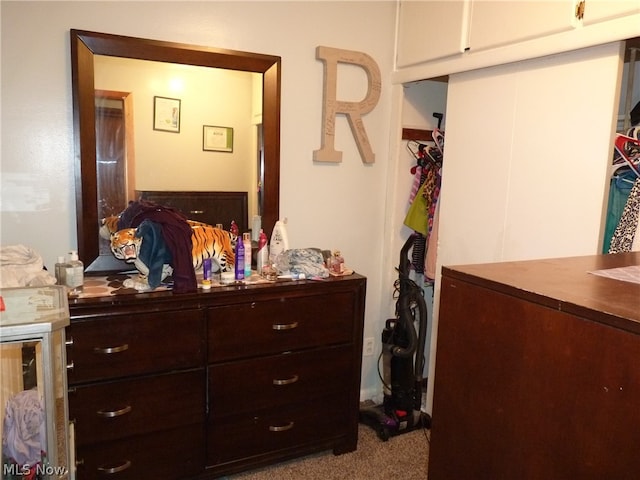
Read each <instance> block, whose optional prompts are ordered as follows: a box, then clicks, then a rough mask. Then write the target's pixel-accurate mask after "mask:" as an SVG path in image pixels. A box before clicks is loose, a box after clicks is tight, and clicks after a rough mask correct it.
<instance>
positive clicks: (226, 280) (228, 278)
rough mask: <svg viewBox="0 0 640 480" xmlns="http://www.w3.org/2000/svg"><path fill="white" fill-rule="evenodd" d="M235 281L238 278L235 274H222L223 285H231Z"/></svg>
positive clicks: (221, 281)
mask: <svg viewBox="0 0 640 480" xmlns="http://www.w3.org/2000/svg"><path fill="white" fill-rule="evenodd" d="M235 281H236V278H235V275H234V274H233V272H222V273H221V274H220V283H221V284H222V285H230V284H232V283H233V282H235Z"/></svg>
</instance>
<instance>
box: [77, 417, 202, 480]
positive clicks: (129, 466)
mask: <svg viewBox="0 0 640 480" xmlns="http://www.w3.org/2000/svg"><path fill="white" fill-rule="evenodd" d="M204 445H205V434H204V428H203V426H202V425H199V426H190V427H184V428H177V429H173V430H168V431H164V432H162V433H153V434H149V435H142V436H139V437H131V438H127V439H124V440H117V441H113V442H105V443H98V444H94V445H91V446H85V447H78V449H77V461H78V462H79V465H78V471H77V478H78V480H93V479H100V480H104V479H105V478H114V479H118V480H140V479H153V480H165V479H166V480H175V479H177V478H186V477H190V476H194V475H197V474H199V473H201V472H202V470H203V465H204V461H205V447H204Z"/></svg>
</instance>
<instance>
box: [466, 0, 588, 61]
mask: <svg viewBox="0 0 640 480" xmlns="http://www.w3.org/2000/svg"><path fill="white" fill-rule="evenodd" d="M470 16H471V19H470V25H469V46H470V50H472V51H478V50H485V49H488V48H495V47H500V46H502V45H508V44H512V43H516V42H523V41H526V40H530V39H533V38H539V37H544V36H547V35H553V34H555V33H560V32H565V31H568V30H571V29H573V28H575V27H576V25H577V22H578V19H577V18H576V8H575V1H574V0H554V1H533V2H529V1H526V2H525V1H519V2H505V1H480V2H478V1H474V2H472V3H471V15H470Z"/></svg>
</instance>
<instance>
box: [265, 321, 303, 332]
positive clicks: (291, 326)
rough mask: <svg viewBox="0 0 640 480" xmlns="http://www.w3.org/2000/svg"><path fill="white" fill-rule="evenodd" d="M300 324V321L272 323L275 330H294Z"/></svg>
mask: <svg viewBox="0 0 640 480" xmlns="http://www.w3.org/2000/svg"><path fill="white" fill-rule="evenodd" d="M297 326H298V322H293V323H275V324H273V325H271V328H273V329H274V330H292V329H294V328H296V327H297Z"/></svg>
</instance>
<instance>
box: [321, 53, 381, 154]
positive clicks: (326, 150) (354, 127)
mask: <svg viewBox="0 0 640 480" xmlns="http://www.w3.org/2000/svg"><path fill="white" fill-rule="evenodd" d="M316 58H317V59H319V60H322V62H323V63H324V98H323V105H322V142H321V145H322V147H321V148H320V150H315V151H314V152H313V160H314V161H317V162H341V161H342V152H339V151H337V150H335V147H334V141H335V136H336V114H338V113H344V114H345V115H347V119H348V120H349V126H350V127H351V132H352V133H353V136H354V138H355V140H356V144H357V145H358V151H359V152H360V156H361V157H362V161H363V162H364V163H373V162H374V161H375V154H374V153H373V150H372V149H371V144H370V143H369V138H368V137H367V132H366V131H365V128H364V124H363V123H362V115H364V114H366V113H369V112H370V111H371V110H373V109H374V107H375V106H376V105H377V103H378V100H379V99H380V88H381V80H380V68H379V67H378V64H377V63H376V62H375V60H374V59H373V58H371V57H370V56H369V55H367V54H366V53H362V52H355V51H352V50H341V49H337V48H330V47H317V48H316ZM338 62H343V63H351V64H353V65H358V66H359V67H362V68H363V69H364V70H365V72H366V73H367V80H368V85H367V95H366V96H365V98H364V99H363V100H361V101H360V102H341V101H338V100H337V99H336V85H337V80H338V79H337V77H338Z"/></svg>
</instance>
